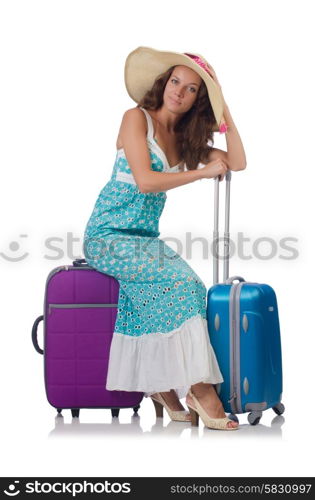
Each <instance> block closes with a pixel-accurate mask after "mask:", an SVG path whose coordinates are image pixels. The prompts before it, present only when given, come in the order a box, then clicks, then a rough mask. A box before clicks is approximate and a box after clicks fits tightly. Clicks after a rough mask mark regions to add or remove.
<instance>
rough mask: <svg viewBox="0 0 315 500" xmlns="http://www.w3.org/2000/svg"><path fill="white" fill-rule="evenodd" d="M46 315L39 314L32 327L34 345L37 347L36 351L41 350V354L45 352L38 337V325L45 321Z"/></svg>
mask: <svg viewBox="0 0 315 500" xmlns="http://www.w3.org/2000/svg"><path fill="white" fill-rule="evenodd" d="M43 319H44V316H43V315H42V316H38V318H36V319H35V321H34V325H33V328H32V341H33V346H34V347H35V349H36V351H37V352H39V354H44V351H43V349H41V348H40V347H39V345H38V339H37V328H38V325H39V323H40V322H41V321H43Z"/></svg>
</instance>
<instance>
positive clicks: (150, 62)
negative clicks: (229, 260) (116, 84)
mask: <svg viewBox="0 0 315 500" xmlns="http://www.w3.org/2000/svg"><path fill="white" fill-rule="evenodd" d="M125 82H126V87H127V91H128V93H129V95H130V96H131V97H132V98H133V99H134V100H135V102H137V106H136V107H135V108H132V109H129V110H128V111H126V112H125V114H124V116H123V119H122V123H121V127H120V130H119V134H118V138H117V155H116V161H115V164H114V168H113V172H112V176H111V179H110V180H109V182H108V183H107V184H106V185H105V187H104V188H103V189H102V191H101V193H100V194H99V197H98V199H97V201H96V204H95V207H94V209H93V212H92V214H91V217H90V219H89V222H88V224H87V227H86V230H85V235H84V253H85V257H86V260H87V262H88V264H89V265H90V266H92V267H94V268H95V269H97V270H98V271H101V272H104V273H106V274H109V275H111V276H114V277H115V278H116V279H117V280H118V281H119V284H120V289H119V303H118V311H117V318H116V323H115V329H114V335H113V340H112V344H111V350H110V359H109V367H108V375H107V383H106V388H107V389H108V390H123V391H141V392H144V393H145V396H151V398H152V400H153V403H154V405H155V408H156V414H157V416H162V412H163V407H164V408H166V410H167V412H168V414H169V415H170V417H171V418H172V419H173V420H178V421H187V420H191V421H192V423H193V424H196V423H197V422H198V415H199V416H200V417H201V419H202V420H203V422H204V424H205V425H206V426H207V427H209V428H213V429H222V430H235V429H236V428H237V426H238V424H237V423H236V422H233V421H231V420H230V419H228V418H227V417H226V416H225V413H224V410H223V407H222V404H221V402H220V400H219V398H218V396H217V393H216V391H215V389H214V387H213V385H214V384H218V383H221V382H222V381H223V378H222V375H221V372H220V369H219V366H218V363H217V360H216V357H215V354H214V352H213V349H212V347H211V344H210V340H209V335H208V329H207V320H206V294H207V290H206V287H205V285H204V284H203V282H202V281H201V279H200V278H199V277H198V276H197V274H196V273H195V272H194V271H193V269H192V268H191V267H190V266H189V265H188V264H187V262H186V261H184V260H183V259H182V258H181V257H180V256H179V255H178V254H177V253H176V252H175V251H173V250H172V249H171V248H170V247H169V246H168V245H167V244H165V243H164V242H163V240H161V239H160V238H158V236H159V234H160V233H159V230H158V223H159V218H160V216H161V213H162V211H163V208H164V204H165V200H166V193H165V192H166V191H167V190H169V189H173V188H176V187H179V186H183V185H185V184H188V183H190V182H194V181H196V180H197V179H202V178H207V179H211V178H214V177H217V176H220V180H221V181H222V180H223V178H224V176H225V173H226V171H227V169H228V168H229V169H231V170H242V169H244V168H245V166H246V160H245V153H244V150H243V147H242V143H241V139H240V137H239V135H238V132H237V129H236V127H235V125H234V123H233V120H232V117H231V115H230V113H229V110H228V108H227V106H226V104H225V102H224V99H223V96H222V92H221V87H220V84H219V82H218V79H217V77H216V75H215V72H214V70H213V68H211V66H210V65H208V63H207V62H206V61H205V60H204V59H203V58H202V57H201V56H199V55H193V54H178V53H175V52H164V51H156V50H154V49H151V48H148V47H139V48H138V49H136V50H135V51H133V52H132V53H131V54H129V56H128V57H127V60H126V65H125ZM215 130H220V131H221V132H226V131H227V130H228V133H227V136H226V137H227V152H224V151H222V150H219V149H215V148H212V147H210V146H209V145H208V142H209V140H210V141H212V138H213V131H215ZM199 163H203V164H204V167H203V168H198V169H197V166H198V164H199ZM170 174H172V175H170ZM184 396H186V403H187V405H188V407H189V411H190V413H189V412H187V411H185V409H184V407H183V406H182V404H181V403H180V401H179V399H180V398H181V397H184Z"/></svg>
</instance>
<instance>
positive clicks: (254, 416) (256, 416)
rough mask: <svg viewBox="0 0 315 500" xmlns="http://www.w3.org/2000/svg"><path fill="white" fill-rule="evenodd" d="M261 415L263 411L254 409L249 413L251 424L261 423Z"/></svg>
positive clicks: (248, 418)
mask: <svg viewBox="0 0 315 500" xmlns="http://www.w3.org/2000/svg"><path fill="white" fill-rule="evenodd" d="M261 417H262V412H261V411H252V412H251V413H250V414H249V415H248V417H247V420H248V422H249V423H250V425H257V424H259V421H260V419H261Z"/></svg>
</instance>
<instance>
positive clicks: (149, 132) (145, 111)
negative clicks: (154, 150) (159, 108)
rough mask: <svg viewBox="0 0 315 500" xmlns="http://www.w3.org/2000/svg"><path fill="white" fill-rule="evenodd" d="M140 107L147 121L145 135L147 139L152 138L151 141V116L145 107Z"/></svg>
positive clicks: (152, 133) (152, 136)
mask: <svg viewBox="0 0 315 500" xmlns="http://www.w3.org/2000/svg"><path fill="white" fill-rule="evenodd" d="M140 109H142V111H143V112H144V114H145V116H146V119H147V123H148V134H147V136H148V138H149V139H152V141H153V138H154V129H153V122H152V118H151V116H150V115H149V113H148V112H147V110H146V109H144V108H141V107H140Z"/></svg>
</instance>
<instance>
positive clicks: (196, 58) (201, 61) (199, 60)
mask: <svg viewBox="0 0 315 500" xmlns="http://www.w3.org/2000/svg"><path fill="white" fill-rule="evenodd" d="M184 54H185V56H188V57H190V58H191V59H193V60H194V61H195V62H196V63H197V64H198V65H199V66H200V67H201V68H203V69H204V70H205V71H206V72H207V73H208V74H209V75H210V76H211V74H210V71H209V68H208V66H207V64H206V63H205V62H204V60H203V59H201V57H199V56H195V54H188V52H184Z"/></svg>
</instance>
